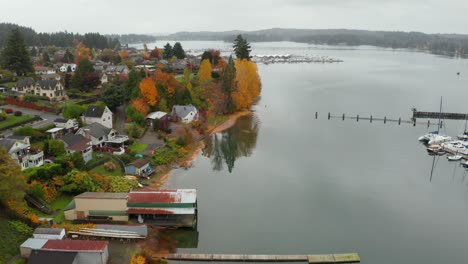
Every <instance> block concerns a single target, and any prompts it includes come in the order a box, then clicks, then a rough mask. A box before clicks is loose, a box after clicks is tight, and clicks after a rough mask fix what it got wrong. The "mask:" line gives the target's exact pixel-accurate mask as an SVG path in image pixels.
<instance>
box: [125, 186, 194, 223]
mask: <svg viewBox="0 0 468 264" xmlns="http://www.w3.org/2000/svg"><path fill="white" fill-rule="evenodd" d="M127 208H128V209H127V213H128V217H129V218H130V220H133V221H138V222H139V223H147V224H152V225H158V226H185V227H194V226H195V225H196V221H197V191H196V190H195V189H177V190H149V189H148V190H135V191H130V192H129V193H128V202H127Z"/></svg>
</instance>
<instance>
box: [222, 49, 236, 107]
mask: <svg viewBox="0 0 468 264" xmlns="http://www.w3.org/2000/svg"><path fill="white" fill-rule="evenodd" d="M235 89H236V67H235V64H234V59H233V58H232V56H229V61H228V64H227V66H226V68H225V69H224V75H223V92H224V94H225V95H226V97H227V104H226V112H227V113H232V112H234V109H235V106H234V102H233V101H232V96H231V94H232V92H233V91H235Z"/></svg>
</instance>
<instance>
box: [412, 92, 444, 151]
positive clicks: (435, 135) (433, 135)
mask: <svg viewBox="0 0 468 264" xmlns="http://www.w3.org/2000/svg"><path fill="white" fill-rule="evenodd" d="M441 117H442V97H440V109H439V122H438V123H437V130H436V131H432V132H429V133H427V134H426V135H423V136H420V137H419V138H418V140H419V141H421V142H423V143H424V144H428V145H432V144H440V143H443V142H446V141H450V140H452V138H451V137H449V136H446V135H440V134H439V129H440V128H442V125H441Z"/></svg>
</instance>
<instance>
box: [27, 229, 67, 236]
mask: <svg viewBox="0 0 468 264" xmlns="http://www.w3.org/2000/svg"><path fill="white" fill-rule="evenodd" d="M63 230H64V229H63V228H45V227H38V228H36V230H34V234H36V235H37V234H41V235H60V234H61V233H62V231H63Z"/></svg>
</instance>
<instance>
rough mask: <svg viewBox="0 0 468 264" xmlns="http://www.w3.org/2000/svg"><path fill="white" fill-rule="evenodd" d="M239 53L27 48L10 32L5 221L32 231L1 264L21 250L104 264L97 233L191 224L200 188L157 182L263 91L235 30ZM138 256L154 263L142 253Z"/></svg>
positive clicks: (122, 234) (2, 112) (0, 141)
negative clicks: (185, 187) (172, 187)
mask: <svg viewBox="0 0 468 264" xmlns="http://www.w3.org/2000/svg"><path fill="white" fill-rule="evenodd" d="M109 43H110V42H109ZM234 51H235V54H234V55H235V57H233V56H232V55H231V56H222V55H221V54H220V52H219V51H218V50H213V49H207V50H206V52H204V53H203V54H201V55H190V54H187V53H186V52H185V51H184V49H183V47H182V45H181V43H178V42H177V43H175V44H174V45H173V46H172V45H171V44H169V43H167V44H166V45H165V46H164V47H161V48H158V47H154V48H153V49H150V48H149V47H147V45H146V44H145V45H144V48H143V49H136V48H132V47H128V46H120V45H117V46H115V47H106V48H97V47H87V46H86V45H85V44H84V42H82V41H79V40H76V39H75V40H74V41H73V42H72V43H69V45H67V46H64V47H57V46H51V45H48V46H26V45H25V42H24V39H23V36H22V32H21V31H20V30H19V29H13V30H12V31H11V33H10V34H9V36H8V39H7V41H6V42H5V46H4V48H3V50H2V52H1V53H0V58H1V60H0V61H1V62H2V63H1V64H0V66H1V67H0V135H1V136H0V158H1V159H2V161H5V162H3V163H2V164H1V165H0V171H1V175H2V176H1V180H2V182H3V183H4V187H5V188H7V189H6V191H5V192H4V193H3V194H2V196H1V197H0V201H1V203H2V207H3V208H5V209H4V210H5V212H4V213H2V215H0V216H1V217H6V218H5V219H7V218H8V219H11V220H9V223H10V225H11V228H13V230H16V231H12V232H13V233H14V232H19V231H18V230H20V229H21V230H22V229H25V230H30V231H25V232H23V233H22V234H23V235H21V236H16V237H15V238H13V237H12V238H11V239H13V240H15V241H17V239H20V238H22V239H24V240H23V241H21V246H20V245H19V244H17V243H19V242H20V241H17V242H13V243H12V244H11V245H12V246H14V245H16V246H14V247H12V248H11V249H10V251H9V252H10V253H5V252H2V254H1V255H0V257H2V259H1V260H2V261H3V260H4V261H7V260H9V258H11V257H13V256H14V252H19V250H20V252H21V254H20V255H18V256H17V258H19V259H23V260H24V262H23V263H26V261H27V263H49V262H48V261H50V260H52V259H57V260H58V259H60V261H61V262H60V263H108V261H109V259H112V255H111V254H110V253H109V250H108V247H109V244H108V242H106V241H94V239H96V238H99V239H108V240H112V239H115V238H119V239H129V240H139V239H145V238H146V237H147V235H148V234H147V233H148V231H145V232H143V233H141V232H140V231H141V230H140V229H141V228H144V229H145V230H146V228H147V226H151V227H158V228H165V227H171V228H174V227H188V228H196V226H197V207H198V204H197V191H196V190H195V189H175V190H173V189H160V187H159V186H160V185H161V182H162V181H163V178H162V177H163V176H164V175H166V174H167V173H168V172H169V171H170V170H171V169H173V168H184V167H185V168H187V167H189V166H190V161H188V160H187V158H188V157H189V156H191V155H193V153H196V151H198V150H199V142H200V140H202V139H203V138H204V137H205V136H206V135H207V134H209V133H211V132H210V131H212V130H213V129H214V128H216V127H217V126H219V125H221V124H222V123H223V122H225V121H226V120H229V118H230V115H232V114H234V113H236V112H238V111H242V110H244V109H248V108H249V107H250V105H251V104H252V103H253V102H254V100H255V99H256V98H257V97H258V96H259V94H260V79H259V77H258V73H257V69H256V65H255V63H253V62H252V61H250V55H249V52H250V46H249V45H248V43H247V41H246V40H244V39H243V38H242V37H241V36H239V37H238V39H237V40H236V42H235V45H234ZM236 72H237V73H236ZM2 190H3V189H2ZM3 215H5V216H3ZM2 219H4V218H2ZM107 224H112V225H111V226H109V225H108V226H105V225H107ZM129 224H130V225H129ZM135 226H138V228H136V227H135ZM31 228H36V229H35V231H34V233H32V230H33V229H31ZM134 229H135V230H134ZM137 229H138V230H137ZM13 233H12V234H13ZM30 235H33V237H30ZM12 236H13V235H12ZM57 240H60V242H58V241H57ZM23 242H24V243H23ZM110 251H111V252H112V246H111V250H110ZM154 253H157V252H154ZM5 254H6V255H5ZM8 254H11V255H8ZM6 256H9V257H6ZM133 258H134V259H140V260H141V259H144V260H145V261H144V262H138V263H145V262H147V263H156V262H159V260H158V259H153V258H152V257H151V254H149V255H148V253H146V254H136V255H134V256H133ZM134 259H132V261H134ZM50 263H52V262H50ZM54 263H56V262H54ZM132 263H133V262H132Z"/></svg>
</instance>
